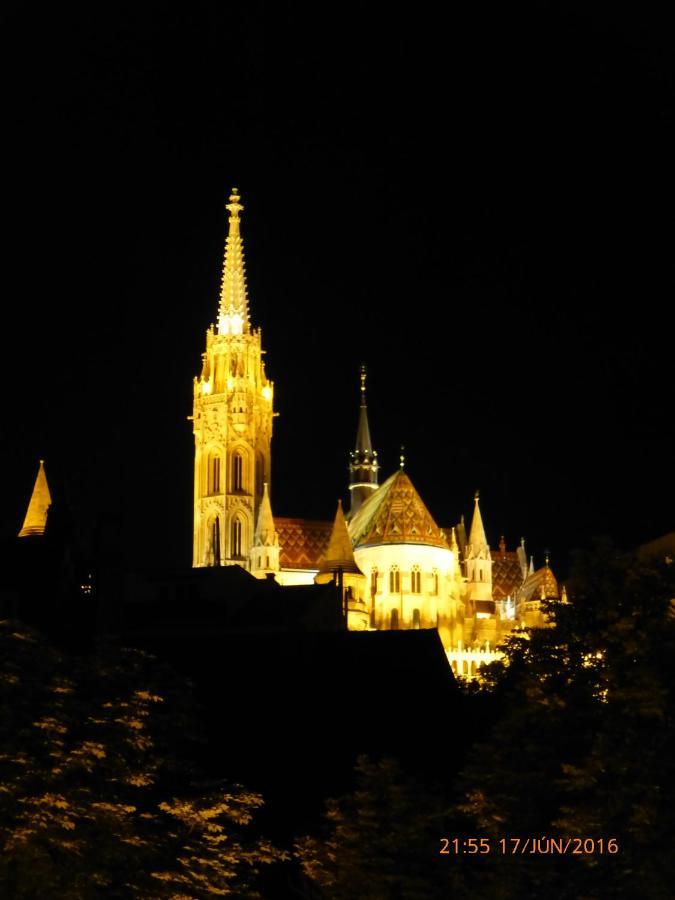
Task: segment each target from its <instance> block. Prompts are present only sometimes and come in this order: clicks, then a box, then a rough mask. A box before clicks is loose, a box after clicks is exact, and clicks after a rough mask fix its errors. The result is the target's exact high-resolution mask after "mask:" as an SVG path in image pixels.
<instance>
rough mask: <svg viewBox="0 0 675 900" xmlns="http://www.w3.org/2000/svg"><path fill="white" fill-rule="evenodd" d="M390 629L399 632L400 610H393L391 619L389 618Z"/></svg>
mask: <svg viewBox="0 0 675 900" xmlns="http://www.w3.org/2000/svg"><path fill="white" fill-rule="evenodd" d="M389 627H390V628H391V630H392V631H397V630H398V610H397V609H392V611H391V614H390V617H389Z"/></svg>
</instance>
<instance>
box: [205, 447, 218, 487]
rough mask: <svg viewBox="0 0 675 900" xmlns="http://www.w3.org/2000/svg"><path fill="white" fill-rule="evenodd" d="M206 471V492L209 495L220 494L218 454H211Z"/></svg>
mask: <svg viewBox="0 0 675 900" xmlns="http://www.w3.org/2000/svg"><path fill="white" fill-rule="evenodd" d="M208 465H209V471H208V492H209V494H219V493H220V454H218V453H211V454H210V456H209V463H208Z"/></svg>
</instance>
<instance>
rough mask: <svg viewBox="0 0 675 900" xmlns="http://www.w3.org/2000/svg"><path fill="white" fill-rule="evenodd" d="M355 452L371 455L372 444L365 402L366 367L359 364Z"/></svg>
mask: <svg viewBox="0 0 675 900" xmlns="http://www.w3.org/2000/svg"><path fill="white" fill-rule="evenodd" d="M355 450H356V452H357V453H363V454H366V455H372V452H373V445H372V442H371V440H370V428H369V426H368V406H367V404H366V367H365V366H361V408H360V409H359V427H358V429H357V432H356V447H355Z"/></svg>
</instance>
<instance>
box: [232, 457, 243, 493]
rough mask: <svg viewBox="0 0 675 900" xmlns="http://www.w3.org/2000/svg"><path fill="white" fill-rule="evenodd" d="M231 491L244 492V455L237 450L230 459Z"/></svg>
mask: <svg viewBox="0 0 675 900" xmlns="http://www.w3.org/2000/svg"><path fill="white" fill-rule="evenodd" d="M232 490H233V491H243V490H244V455H243V453H241V452H240V451H239V450H236V451H235V453H234V456H233V457H232Z"/></svg>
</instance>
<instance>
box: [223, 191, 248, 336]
mask: <svg viewBox="0 0 675 900" xmlns="http://www.w3.org/2000/svg"><path fill="white" fill-rule="evenodd" d="M240 199H241V198H240V196H239V191H238V190H237V189H236V188H232V193H231V194H230V202H229V203H227V204H226V205H225V209H227V210H228V212H229V213H230V223H229V232H228V235H227V240H226V241H225V259H224V262H223V277H222V281H221V284H220V306H219V309H218V334H242V333H243V332H248V331H249V321H248V296H247V293H246V276H245V272H244V244H243V241H242V239H241V234H240V231H239V225H240V220H239V214H240V213H241V212H242V210H243V209H244V207H243V206H242V205H241V203H240V202H239V201H240Z"/></svg>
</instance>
